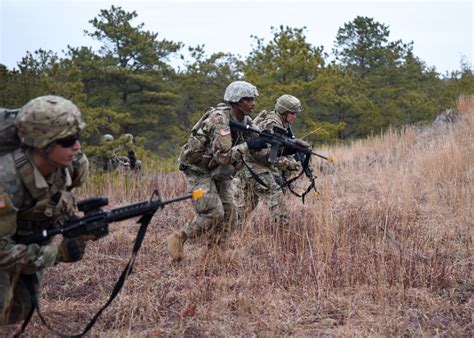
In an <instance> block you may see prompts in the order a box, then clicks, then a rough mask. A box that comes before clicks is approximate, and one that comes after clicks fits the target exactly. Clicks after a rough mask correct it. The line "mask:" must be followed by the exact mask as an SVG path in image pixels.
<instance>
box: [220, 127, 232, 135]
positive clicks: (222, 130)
mask: <svg viewBox="0 0 474 338" xmlns="http://www.w3.org/2000/svg"><path fill="white" fill-rule="evenodd" d="M219 134H221V136H226V135H229V134H230V128H222V129H219Z"/></svg>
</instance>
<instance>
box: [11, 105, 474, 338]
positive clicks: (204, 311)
mask: <svg viewBox="0 0 474 338" xmlns="http://www.w3.org/2000/svg"><path fill="white" fill-rule="evenodd" d="M458 110H459V111H460V112H461V114H460V117H459V120H458V121H457V122H456V123H455V124H454V125H452V126H447V127H446V128H444V129H442V128H438V129H425V130H420V129H417V128H415V127H409V128H406V129H405V130H403V131H401V132H395V131H390V132H387V133H385V134H384V135H381V136H379V137H373V138H371V139H368V140H364V141H358V142H354V143H353V144H351V145H350V146H341V147H337V148H330V149H325V150H322V152H325V153H331V154H332V155H333V157H334V158H335V159H336V164H337V167H336V170H335V172H334V173H332V174H324V173H321V174H320V178H318V183H319V189H320V191H321V193H322V195H321V197H320V198H316V197H314V196H310V197H307V202H306V204H304V205H303V204H301V200H299V199H297V198H294V197H289V203H290V205H291V210H292V211H291V219H292V221H291V224H290V227H289V228H287V229H282V228H279V227H278V226H277V225H275V224H272V223H271V222H270V220H269V215H268V212H267V211H266V210H265V209H264V208H263V207H261V206H260V207H258V208H257V212H256V213H254V215H253V216H252V218H251V219H249V220H248V221H247V222H246V223H245V224H244V225H243V227H242V229H239V230H238V231H237V232H235V233H234V234H233V235H232V236H231V238H230V240H229V243H228V244H227V247H226V248H214V249H210V250H208V249H207V247H206V245H205V243H204V241H199V240H198V241H196V242H192V243H190V244H189V245H187V246H186V259H185V260H184V262H182V263H180V264H177V265H172V264H171V263H170V261H169V258H168V256H167V252H166V244H165V238H166V236H167V235H168V234H169V233H170V232H171V231H172V230H173V229H175V228H178V227H180V226H181V225H183V224H184V223H185V221H186V220H188V219H189V218H190V217H192V215H193V211H192V208H191V205H190V203H189V201H188V202H181V203H178V204H174V205H170V206H169V207H167V208H166V209H164V210H162V211H159V212H158V213H157V214H156V215H155V217H154V219H153V221H152V224H153V226H152V227H151V228H150V229H149V231H148V234H147V238H146V240H145V242H144V245H143V248H142V250H141V252H140V253H139V256H138V259H137V262H136V267H135V271H134V273H133V274H132V275H131V276H130V278H129V279H128V282H127V283H126V285H125V287H124V289H123V290H122V292H121V294H120V295H119V296H118V297H117V299H116V300H115V301H114V302H113V303H112V305H111V306H110V308H108V309H107V310H106V311H105V312H104V313H103V315H102V316H101V318H100V319H99V321H98V323H97V324H96V326H95V327H94V328H93V329H92V334H93V336H103V337H116V336H120V337H128V336H133V337H143V336H145V337H155V336H188V337H189V336H256V335H258V336H327V335H333V336H364V337H365V336H470V335H472V333H473V331H474V324H473V314H472V313H473V308H474V298H473V292H474V282H473V274H472V259H473V243H472V241H473V212H472V203H473V198H472V197H473V177H474V150H473V145H474V137H473V130H474V98H472V97H471V98H461V99H460V100H459V102H458ZM155 187H159V188H160V190H161V191H162V192H163V193H164V194H165V195H164V196H163V198H171V197H174V196H176V195H180V194H183V193H185V189H186V187H185V180H184V177H183V176H182V175H181V174H177V173H176V174H153V175H151V174H148V175H146V176H144V177H142V178H140V179H137V178H134V177H127V176H126V175H115V176H114V175H112V176H111V177H102V178H95V180H93V181H92V183H91V184H89V185H88V186H87V187H86V188H84V189H83V190H82V191H81V195H82V196H92V195H96V194H104V195H108V196H109V197H110V200H111V205H112V206H117V205H119V204H125V203H130V202H132V201H137V200H143V199H147V198H148V197H149V196H150V195H151V192H152V189H153V188H155ZM137 229H138V227H137V225H136V224H134V222H133V221H129V222H122V223H120V224H113V225H111V230H112V234H111V235H110V236H108V237H106V238H104V239H102V240H100V241H97V242H94V243H91V244H90V245H89V247H88V249H87V253H86V257H85V259H84V260H83V261H82V262H80V263H76V264H72V265H59V266H57V267H55V268H53V269H50V270H49V271H47V272H46V274H45V279H44V284H45V286H44V291H43V295H42V297H41V306H42V311H43V314H44V315H45V316H46V317H47V318H48V319H49V320H50V322H51V323H52V325H53V326H54V327H55V328H56V329H58V330H61V331H65V332H70V333H78V332H79V330H80V329H82V328H83V327H84V325H85V324H86V322H87V321H88V320H89V318H90V317H91V315H92V313H95V311H97V309H98V308H99V306H100V305H101V304H103V303H104V302H105V301H106V300H107V299H108V296H109V293H110V292H111V289H112V286H113V285H114V283H115V281H116V279H117V278H118V276H119V274H120V272H121V270H122V269H123V267H124V265H125V264H126V262H127V260H128V257H129V254H130V252H131V248H132V244H133V239H134V236H135V233H136V230H137ZM14 328H17V327H14ZM10 329H12V330H13V328H10ZM28 335H31V336H38V335H44V336H48V335H50V333H48V331H47V330H46V329H45V328H44V327H43V326H42V325H40V323H39V319H38V317H37V316H36V315H35V316H34V317H33V321H32V324H31V325H30V327H29V328H28Z"/></svg>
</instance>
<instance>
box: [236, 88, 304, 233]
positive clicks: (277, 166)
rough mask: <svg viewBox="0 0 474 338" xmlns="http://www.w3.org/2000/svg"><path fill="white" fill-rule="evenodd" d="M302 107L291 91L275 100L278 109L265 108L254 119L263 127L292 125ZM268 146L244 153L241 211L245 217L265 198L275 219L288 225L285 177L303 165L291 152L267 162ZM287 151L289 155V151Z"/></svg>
mask: <svg viewBox="0 0 474 338" xmlns="http://www.w3.org/2000/svg"><path fill="white" fill-rule="evenodd" d="M301 111H302V106H301V103H300V100H298V99H297V98H296V97H294V96H292V95H282V96H280V97H279V98H278V99H277V100H276V103H275V110H273V111H271V112H267V111H263V112H261V113H260V114H259V115H258V116H257V117H256V118H255V119H254V123H255V124H256V125H257V127H258V128H259V129H261V130H264V129H268V130H273V127H274V126H277V127H280V128H284V129H289V128H290V126H291V124H292V123H293V122H294V121H295V119H296V116H297V115H298V113H300V112H301ZM269 151H270V150H269V149H263V150H261V151H260V152H258V153H254V154H251V155H250V156H245V157H244V164H245V166H244V167H242V169H241V170H240V171H239V173H238V174H237V175H236V178H234V186H235V193H236V200H237V204H238V207H239V209H240V212H239V214H240V215H241V216H242V217H243V218H245V217H247V216H248V215H249V214H250V212H251V211H252V210H253V209H255V207H256V206H257V204H258V202H259V201H260V200H262V201H263V202H264V203H265V205H266V206H267V207H268V209H269V210H270V212H271V214H272V217H273V219H274V220H275V221H277V222H279V223H281V224H283V225H287V224H288V223H289V220H288V207H287V205H286V199H287V198H286V197H285V196H284V194H283V192H284V189H285V187H284V177H287V176H289V175H291V174H293V173H295V172H296V171H297V170H299V169H301V165H300V164H299V162H297V161H295V160H294V159H293V158H291V157H290V156H281V157H278V159H277V161H276V163H274V164H272V163H269V162H268V155H269ZM284 155H289V154H288V153H286V154H284Z"/></svg>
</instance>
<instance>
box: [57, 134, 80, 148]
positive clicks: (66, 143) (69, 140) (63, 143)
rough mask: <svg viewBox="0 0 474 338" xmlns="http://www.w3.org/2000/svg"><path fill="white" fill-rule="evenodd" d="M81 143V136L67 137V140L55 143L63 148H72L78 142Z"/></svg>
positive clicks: (62, 139) (63, 139)
mask: <svg viewBox="0 0 474 338" xmlns="http://www.w3.org/2000/svg"><path fill="white" fill-rule="evenodd" d="M77 141H79V134H76V135H71V136H67V137H65V138H60V139H59V140H56V141H54V142H55V143H57V144H59V145H60V146H61V147H63V148H71V147H72V146H73V145H75V144H76V142H77Z"/></svg>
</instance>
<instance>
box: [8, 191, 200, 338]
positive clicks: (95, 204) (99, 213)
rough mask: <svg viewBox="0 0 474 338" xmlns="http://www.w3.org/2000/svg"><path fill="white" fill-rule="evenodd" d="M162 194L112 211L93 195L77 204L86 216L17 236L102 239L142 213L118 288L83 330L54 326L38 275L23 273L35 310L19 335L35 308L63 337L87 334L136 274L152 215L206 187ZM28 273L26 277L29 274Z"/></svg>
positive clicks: (35, 239) (197, 195)
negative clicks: (39, 292) (64, 330)
mask: <svg viewBox="0 0 474 338" xmlns="http://www.w3.org/2000/svg"><path fill="white" fill-rule="evenodd" d="M155 195H156V196H158V199H156V200H152V199H150V200H149V201H144V202H138V203H134V204H130V205H127V206H124V207H120V208H116V209H112V210H110V211H104V210H102V207H103V206H105V205H107V204H108V203H109V201H108V199H107V197H102V196H100V197H94V198H89V199H86V200H83V201H80V202H78V204H77V207H78V209H79V210H80V211H82V212H83V213H84V216H83V217H79V218H73V219H70V220H67V221H66V222H64V223H53V227H52V228H51V229H47V230H43V231H42V232H41V233H39V234H33V235H31V236H21V237H19V238H15V240H16V242H17V243H22V244H31V243H38V244H39V243H43V242H45V241H47V240H48V239H50V238H52V237H53V236H56V235H59V234H61V235H63V236H64V237H67V238H73V237H77V236H82V235H86V236H93V237H94V239H99V238H102V237H104V236H106V235H107V234H108V233H109V228H108V225H109V224H110V223H113V222H119V221H123V220H126V219H129V218H133V217H136V216H141V217H140V219H139V220H138V223H140V224H141V226H140V228H139V230H138V233H137V237H136V239H135V244H134V246H133V250H132V255H131V257H130V260H129V261H128V263H127V265H126V266H125V268H124V270H123V271H122V273H121V275H120V277H119V279H118V280H117V282H116V283H115V286H114V289H113V290H112V293H111V294H110V297H109V299H108V300H107V302H106V303H105V304H104V305H102V306H101V308H100V309H99V310H98V311H97V312H96V314H95V315H94V316H93V317H92V319H91V320H90V321H89V323H88V324H87V325H86V326H85V328H84V329H83V331H82V332H81V333H80V334H77V335H65V334H63V333H61V332H58V331H56V330H55V329H53V328H52V327H51V326H50V325H49V323H48V322H47V321H46V319H45V318H44V317H43V315H42V313H41V311H40V308H39V303H38V298H37V296H36V290H35V286H34V284H35V283H36V282H35V281H34V278H36V275H23V278H24V283H25V285H26V287H27V289H28V291H29V293H30V295H32V296H31V309H30V311H29V313H28V315H27V316H26V318H25V320H24V322H23V324H22V326H21V328H20V330H19V331H18V332H17V333H16V335H15V337H19V336H20V335H21V334H22V333H23V332H24V331H25V329H26V326H27V325H28V323H29V321H30V319H31V316H32V315H33V312H34V310H35V309H36V311H37V312H38V316H39V317H40V319H41V322H42V323H43V324H44V325H45V326H46V327H47V328H48V330H50V331H51V332H53V333H54V334H56V335H57V336H60V337H71V336H72V337H82V336H84V335H85V334H86V333H87V332H88V331H89V330H90V329H91V328H92V327H93V326H94V324H95V322H96V321H97V319H98V318H99V316H100V315H101V314H102V312H103V311H104V310H105V309H106V308H107V307H108V306H109V305H110V304H111V303H112V301H113V300H114V299H115V297H116V296H117V295H118V294H119V292H120V290H121V289H122V287H123V285H124V284H125V281H126V279H127V278H128V276H129V275H130V273H132V271H133V266H134V264H135V258H136V256H137V253H138V251H139V250H140V247H141V245H142V242H143V240H144V238H145V234H146V231H147V227H148V224H149V223H150V221H151V218H152V217H153V215H154V214H155V212H156V211H157V210H158V208H164V206H165V205H167V204H171V203H174V202H178V201H183V200H187V199H190V198H193V199H199V198H201V197H202V196H203V195H204V191H203V190H202V189H197V190H195V191H193V192H192V193H190V194H187V195H184V196H180V197H176V198H173V199H170V200H167V201H162V200H161V196H160V193H159V191H158V190H155V191H154V192H153V194H152V198H153V196H155ZM25 276H26V277H25Z"/></svg>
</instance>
